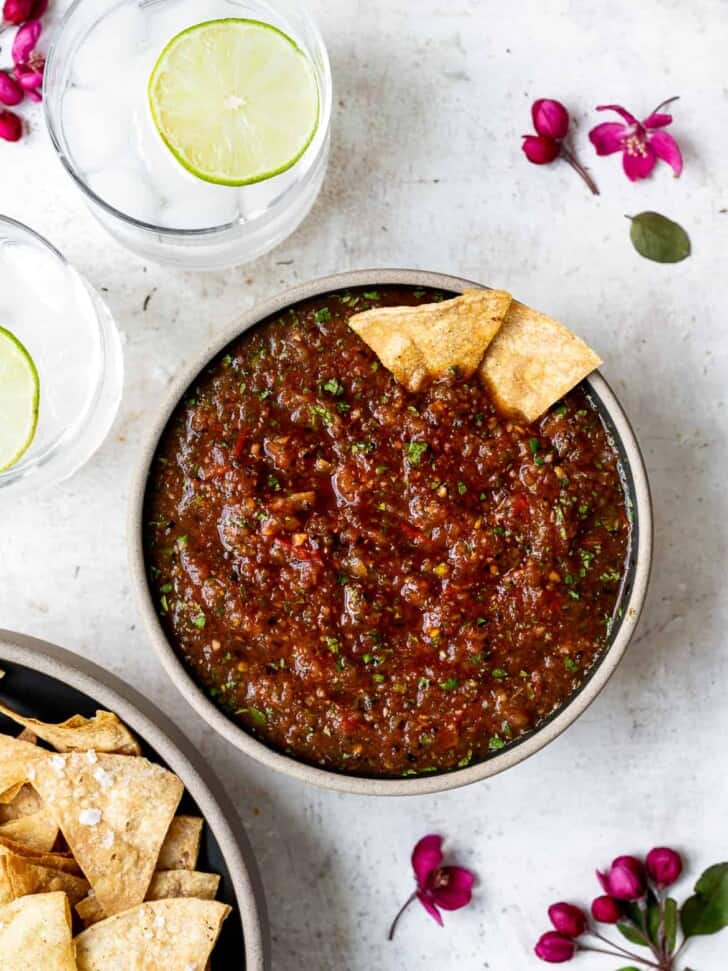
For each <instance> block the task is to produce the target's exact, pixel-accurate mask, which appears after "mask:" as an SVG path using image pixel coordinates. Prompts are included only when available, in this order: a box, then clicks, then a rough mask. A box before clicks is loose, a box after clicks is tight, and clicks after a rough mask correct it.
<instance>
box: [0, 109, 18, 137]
mask: <svg viewBox="0 0 728 971" xmlns="http://www.w3.org/2000/svg"><path fill="white" fill-rule="evenodd" d="M22 134H23V123H22V121H21V120H20V118H18V116H17V115H15V114H13V112H12V111H0V138H4V139H5V141H6V142H17V141H18V140H19V139H20V137H21V136H22Z"/></svg>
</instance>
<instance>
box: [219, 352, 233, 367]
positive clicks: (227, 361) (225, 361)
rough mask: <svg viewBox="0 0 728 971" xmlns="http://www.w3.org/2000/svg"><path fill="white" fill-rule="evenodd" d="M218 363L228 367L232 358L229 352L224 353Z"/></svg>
mask: <svg viewBox="0 0 728 971" xmlns="http://www.w3.org/2000/svg"><path fill="white" fill-rule="evenodd" d="M220 363H221V364H222V366H223V367H230V365H231V364H232V363H233V359H232V357H231V356H230V355H229V354H226V355H225V357H224V358H223V359H222V361H220Z"/></svg>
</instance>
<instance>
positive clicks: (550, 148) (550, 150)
mask: <svg viewBox="0 0 728 971" xmlns="http://www.w3.org/2000/svg"><path fill="white" fill-rule="evenodd" d="M521 149H522V150H523V154H524V155H525V156H526V158H527V159H528V161H529V162H533V164H534V165H548V163H549V162H553V161H554V159H557V158H558V157H559V154H560V152H561V149H560V148H559V145H558V143H557V142H555V141H554V140H553V138H549V137H548V135H524V136H523V145H521Z"/></svg>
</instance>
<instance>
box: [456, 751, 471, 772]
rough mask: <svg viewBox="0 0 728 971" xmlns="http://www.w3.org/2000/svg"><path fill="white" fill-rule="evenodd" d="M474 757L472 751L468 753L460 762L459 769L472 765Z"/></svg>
mask: <svg viewBox="0 0 728 971" xmlns="http://www.w3.org/2000/svg"><path fill="white" fill-rule="evenodd" d="M472 757H473V753H472V751H470V752H468V754H467V755H464V756H463V757H462V758H461V759H460V761H459V762H458V768H459V769H464V768H465V766H466V765H470V760H471V759H472Z"/></svg>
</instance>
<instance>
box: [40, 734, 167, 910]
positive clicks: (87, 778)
mask: <svg viewBox="0 0 728 971" xmlns="http://www.w3.org/2000/svg"><path fill="white" fill-rule="evenodd" d="M33 785H34V786H35V788H36V789H37V790H38V793H39V794H40V797H41V799H42V800H43V802H44V804H45V805H46V807H47V808H48V810H49V812H50V813H51V815H52V816H53V818H54V819H55V820H56V822H57V823H58V825H59V827H60V829H61V832H62V833H63V835H64V837H65V838H66V840H67V842H68V845H69V846H70V848H71V852H72V853H73V856H74V858H75V859H76V861H77V863H78V865H79V866H80V867H81V869H82V870H83V873H84V874H85V876H86V878H87V879H88V881H89V883H90V884H91V886H92V887H93V889H94V892H95V894H96V896H97V897H98V899H99V903H100V904H101V906H102V907H103V909H104V911H105V913H107V914H108V915H109V916H110V917H111V916H113V915H114V914H117V913H119V912H120V911H122V910H128V909H129V908H130V907H134V906H135V905H136V904H140V903H141V902H142V901H143V900H144V898H145V896H146V893H147V890H148V888H149V883H150V881H151V879H152V874H153V873H154V870H155V868H156V863H157V857H158V856H159V851H160V849H161V846H162V842H163V841H164V837H165V835H166V833H167V830H168V829H169V825H170V823H171V821H172V817H173V816H174V812H175V810H176V808H177V805H178V804H179V801H180V799H181V798H182V792H183V786H182V783H181V782H180V780H179V779H178V778H177V776H176V775H174V774H173V773H171V772H168V771H167V770H166V769H163V768H162V767H161V766H159V765H155V764H153V763H152V762H149V761H147V759H143V758H133V757H130V756H128V755H105V754H99V755H97V754H96V753H95V752H92V751H90V752H86V753H83V754H82V753H80V752H78V753H71V754H68V755H52V756H51V757H50V758H49V759H47V760H45V761H44V762H40V763H38V764H37V766H36V773H35V779H34V782H33Z"/></svg>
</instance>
